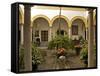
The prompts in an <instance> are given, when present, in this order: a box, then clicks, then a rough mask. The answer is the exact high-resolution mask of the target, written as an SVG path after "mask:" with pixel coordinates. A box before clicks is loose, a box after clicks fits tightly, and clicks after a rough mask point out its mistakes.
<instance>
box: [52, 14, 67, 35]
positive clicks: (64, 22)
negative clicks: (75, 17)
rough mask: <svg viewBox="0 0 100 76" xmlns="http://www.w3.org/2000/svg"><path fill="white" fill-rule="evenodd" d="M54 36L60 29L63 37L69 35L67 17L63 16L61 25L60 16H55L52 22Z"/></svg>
mask: <svg viewBox="0 0 100 76" xmlns="http://www.w3.org/2000/svg"><path fill="white" fill-rule="evenodd" d="M51 24H52V35H53V37H55V36H56V35H57V32H58V30H59V28H60V30H61V34H62V35H68V28H69V20H68V19H67V18H66V17H65V16H61V18H60V23H59V16H55V17H54V18H53V19H52V21H51Z"/></svg>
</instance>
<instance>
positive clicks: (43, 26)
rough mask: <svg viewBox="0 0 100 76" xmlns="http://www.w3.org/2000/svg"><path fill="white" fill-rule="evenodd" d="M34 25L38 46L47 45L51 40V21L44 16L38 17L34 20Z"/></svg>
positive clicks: (35, 40)
mask: <svg viewBox="0 0 100 76" xmlns="http://www.w3.org/2000/svg"><path fill="white" fill-rule="evenodd" d="M32 26H33V36H32V37H33V38H32V39H33V41H34V42H36V43H37V44H38V46H42V47H45V46H47V44H48V40H49V22H48V20H47V19H46V18H44V17H36V18H34V19H33V22H32Z"/></svg>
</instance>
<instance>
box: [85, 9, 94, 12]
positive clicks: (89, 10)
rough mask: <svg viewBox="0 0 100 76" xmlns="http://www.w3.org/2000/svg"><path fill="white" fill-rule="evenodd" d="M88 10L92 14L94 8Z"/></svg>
mask: <svg viewBox="0 0 100 76" xmlns="http://www.w3.org/2000/svg"><path fill="white" fill-rule="evenodd" d="M86 10H87V11H88V13H92V12H93V10H94V8H86Z"/></svg>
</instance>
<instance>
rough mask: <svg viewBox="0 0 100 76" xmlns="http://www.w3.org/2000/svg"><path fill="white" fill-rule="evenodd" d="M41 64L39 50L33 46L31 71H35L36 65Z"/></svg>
mask: <svg viewBox="0 0 100 76" xmlns="http://www.w3.org/2000/svg"><path fill="white" fill-rule="evenodd" d="M41 62H42V56H41V54H40V52H39V49H38V48H37V47H36V45H35V44H33V45H32V71H35V70H37V68H38V65H39V64H41Z"/></svg>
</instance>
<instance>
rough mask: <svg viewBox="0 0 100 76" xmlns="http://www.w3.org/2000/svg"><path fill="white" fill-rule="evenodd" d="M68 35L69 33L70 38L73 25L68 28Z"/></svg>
mask: <svg viewBox="0 0 100 76" xmlns="http://www.w3.org/2000/svg"><path fill="white" fill-rule="evenodd" d="M68 35H69V38H71V27H69V29H68Z"/></svg>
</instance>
